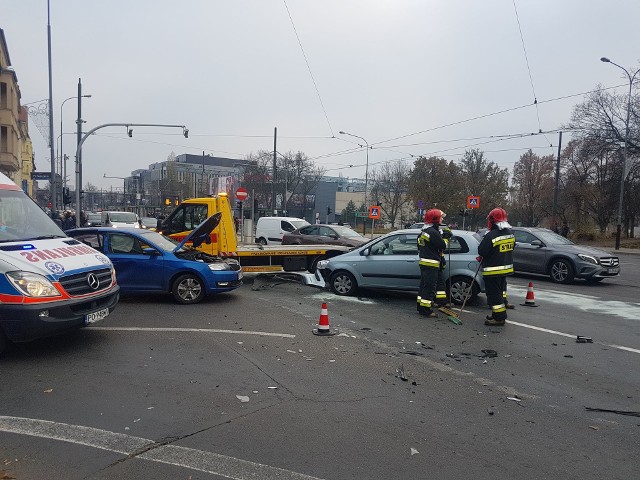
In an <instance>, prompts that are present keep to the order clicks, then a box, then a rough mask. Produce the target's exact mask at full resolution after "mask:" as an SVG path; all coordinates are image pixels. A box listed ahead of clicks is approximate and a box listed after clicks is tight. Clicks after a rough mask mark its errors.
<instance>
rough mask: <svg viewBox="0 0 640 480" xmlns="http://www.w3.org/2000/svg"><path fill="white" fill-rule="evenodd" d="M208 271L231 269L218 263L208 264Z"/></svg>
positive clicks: (224, 264) (222, 263)
mask: <svg viewBox="0 0 640 480" xmlns="http://www.w3.org/2000/svg"><path fill="white" fill-rule="evenodd" d="M208 266H209V270H211V271H214V272H216V271H220V270H231V267H230V266H229V265H227V264H226V263H224V262H220V263H209V264H208Z"/></svg>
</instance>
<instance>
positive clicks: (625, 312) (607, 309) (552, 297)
mask: <svg viewBox="0 0 640 480" xmlns="http://www.w3.org/2000/svg"><path fill="white" fill-rule="evenodd" d="M507 292H508V296H509V299H510V300H511V303H514V302H513V297H514V295H513V293H518V294H519V295H521V296H522V298H526V293H527V288H522V287H520V286H516V285H513V286H512V285H509V286H508V287H507ZM540 293H542V295H537V294H536V290H535V288H534V299H535V301H536V303H537V301H538V300H539V299H540V297H542V300H543V301H544V302H549V303H558V304H562V305H565V306H567V307H571V308H575V309H577V310H581V311H583V312H590V313H597V314H599V315H611V316H615V317H622V318H625V319H627V320H635V321H640V303H630V302H620V301H617V300H603V299H602V298H599V297H596V296H593V295H582V294H579V293H568V292H558V291H555V290H546V289H541V290H539V291H538V294H540Z"/></svg>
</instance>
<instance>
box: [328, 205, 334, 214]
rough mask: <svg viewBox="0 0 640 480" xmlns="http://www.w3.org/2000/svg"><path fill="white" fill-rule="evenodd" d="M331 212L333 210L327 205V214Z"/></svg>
mask: <svg viewBox="0 0 640 480" xmlns="http://www.w3.org/2000/svg"><path fill="white" fill-rule="evenodd" d="M331 212H333V210H331V207H327V215H331Z"/></svg>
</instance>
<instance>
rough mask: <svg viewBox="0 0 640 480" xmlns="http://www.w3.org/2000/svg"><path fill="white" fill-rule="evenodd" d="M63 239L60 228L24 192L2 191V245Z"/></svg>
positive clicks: (0, 213) (0, 209)
mask: <svg viewBox="0 0 640 480" xmlns="http://www.w3.org/2000/svg"><path fill="white" fill-rule="evenodd" d="M61 237H62V238H64V237H66V235H65V234H64V232H63V231H62V230H61V229H60V227H58V226H57V225H56V224H55V222H54V221H53V220H51V218H49V216H48V215H47V214H46V213H45V212H44V211H43V210H42V209H41V208H40V207H38V205H37V204H36V203H35V202H34V201H33V200H31V198H29V197H28V196H27V195H25V193H24V192H22V191H21V190H3V189H0V243H7V242H20V241H25V240H38V239H44V238H61Z"/></svg>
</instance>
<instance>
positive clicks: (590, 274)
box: [511, 227, 620, 283]
mask: <svg viewBox="0 0 640 480" xmlns="http://www.w3.org/2000/svg"><path fill="white" fill-rule="evenodd" d="M511 231H512V232H513V234H514V235H515V237H516V245H515V248H514V250H513V268H514V270H515V272H516V273H533V274H538V275H548V276H549V278H551V280H552V281H554V282H557V283H571V282H572V281H573V280H574V279H575V278H582V279H584V280H586V281H587V282H592V283H595V282H599V281H601V280H603V279H605V278H610V277H617V276H618V275H620V260H619V258H618V257H617V256H615V255H612V254H611V253H609V252H607V251H605V250H602V249H600V248H594V247H587V246H584V245H576V244H575V243H573V242H572V241H571V240H569V239H567V238H565V237H563V236H562V235H558V234H557V233H554V232H553V231H551V230H549V229H547V228H533V227H512V228H511Z"/></svg>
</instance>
